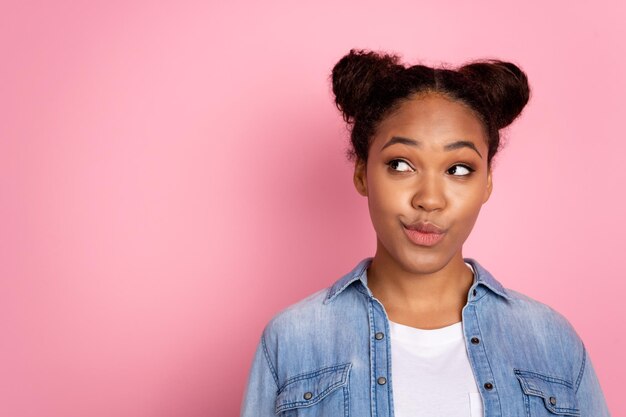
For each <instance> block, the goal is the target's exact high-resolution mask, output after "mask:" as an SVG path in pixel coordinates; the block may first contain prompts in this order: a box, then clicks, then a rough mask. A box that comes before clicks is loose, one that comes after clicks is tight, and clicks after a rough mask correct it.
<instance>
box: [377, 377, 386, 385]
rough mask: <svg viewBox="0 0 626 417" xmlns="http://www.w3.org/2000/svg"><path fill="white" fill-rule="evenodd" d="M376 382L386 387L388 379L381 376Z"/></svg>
mask: <svg viewBox="0 0 626 417" xmlns="http://www.w3.org/2000/svg"><path fill="white" fill-rule="evenodd" d="M376 382H378V385H385V384H386V383H387V378H385V377H384V376H381V377H379V378H378V379H377V380H376Z"/></svg>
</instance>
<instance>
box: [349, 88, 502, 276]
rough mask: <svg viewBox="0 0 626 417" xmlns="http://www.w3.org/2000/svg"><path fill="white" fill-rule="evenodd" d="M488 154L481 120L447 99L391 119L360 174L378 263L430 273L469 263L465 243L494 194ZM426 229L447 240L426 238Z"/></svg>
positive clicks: (406, 106)
mask: <svg viewBox="0 0 626 417" xmlns="http://www.w3.org/2000/svg"><path fill="white" fill-rule="evenodd" d="M487 152H488V147H487V139H486V135H485V131H484V128H483V125H482V123H481V121H480V120H479V119H478V118H477V117H476V116H475V115H474V114H473V113H472V111H471V110H469V109H468V108H467V107H466V106H465V105H463V104H461V103H460V102H457V101H452V100H450V99H447V98H445V97H443V96H441V95H439V94H434V93H430V94H422V95H419V96H416V97H415V98H412V99H411V100H408V101H406V102H404V103H402V105H401V106H400V107H399V108H398V110H397V111H395V112H394V113H393V114H391V115H390V116H388V117H387V118H386V119H384V120H383V121H382V122H381V123H380V125H379V126H378V129H377V131H376V133H375V135H374V137H373V138H372V142H371V144H370V149H369V157H368V160H367V163H366V164H364V163H363V162H357V163H356V165H355V172H354V183H355V186H356V188H357V190H358V191H359V193H360V194H362V195H364V196H367V200H368V206H369V211H370V216H371V218H372V223H373V226H374V229H375V230H376V235H377V251H376V257H382V258H384V259H385V260H386V261H391V262H395V263H396V264H397V265H398V266H399V267H401V269H403V270H405V271H407V272H412V273H422V274H424V273H432V272H436V271H438V270H440V269H442V268H443V267H445V266H446V265H448V264H449V262H450V261H451V260H453V259H455V260H456V261H458V262H462V254H461V249H462V246H463V243H464V242H465V240H466V239H467V237H468V236H469V234H470V232H471V230H472V228H473V226H474V223H475V222H476V218H477V217H478V213H479V212H480V208H481V207H482V205H483V203H485V202H486V201H487V200H488V199H489V195H490V194H491V187H492V183H491V170H490V169H489V168H488V165H487ZM420 222H425V223H429V224H431V225H434V226H436V227H438V228H439V229H440V230H439V231H440V232H442V233H438V234H432V233H424V232H420V231H419V230H416V229H419V226H420V225H419V224H418V223H420ZM411 229H413V231H411Z"/></svg>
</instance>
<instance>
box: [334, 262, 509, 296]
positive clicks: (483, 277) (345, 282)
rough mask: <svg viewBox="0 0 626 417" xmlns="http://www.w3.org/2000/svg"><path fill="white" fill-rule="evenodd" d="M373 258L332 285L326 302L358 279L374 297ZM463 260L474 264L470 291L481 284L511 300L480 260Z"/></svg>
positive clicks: (357, 266)
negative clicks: (370, 284)
mask: <svg viewBox="0 0 626 417" xmlns="http://www.w3.org/2000/svg"><path fill="white" fill-rule="evenodd" d="M372 259H374V258H372V257H367V258H365V259H363V260H361V261H360V262H359V263H358V264H357V265H356V266H355V267H354V268H352V271H350V272H348V273H347V274H345V275H344V276H343V277H341V278H340V279H339V280H337V281H336V282H335V283H334V284H333V285H332V287H330V290H329V291H328V294H327V295H326V298H325V299H324V304H328V303H330V302H332V301H333V300H334V299H335V298H336V297H337V296H338V295H339V294H341V293H342V292H343V291H344V290H345V289H346V288H348V287H349V286H350V285H351V284H353V283H354V282H357V281H360V282H361V284H363V287H365V289H366V290H367V293H368V294H369V296H370V297H372V293H371V291H370V290H369V288H368V287H367V268H368V267H369V265H370V264H371V263H372ZM463 260H464V261H465V262H467V263H469V264H470V265H472V267H473V268H474V272H475V273H474V283H473V284H472V287H471V288H470V291H472V290H474V289H476V288H477V287H478V286H479V285H482V286H484V287H486V288H488V289H489V290H491V292H493V293H495V294H497V295H499V296H501V297H503V298H505V299H507V300H511V295H510V294H509V293H508V291H507V290H506V289H505V288H504V287H503V286H502V284H500V282H498V281H497V280H496V279H495V278H494V277H493V275H491V273H490V272H489V271H487V270H486V269H485V268H483V266H482V265H480V264H479V263H478V261H476V260H475V259H473V258H463Z"/></svg>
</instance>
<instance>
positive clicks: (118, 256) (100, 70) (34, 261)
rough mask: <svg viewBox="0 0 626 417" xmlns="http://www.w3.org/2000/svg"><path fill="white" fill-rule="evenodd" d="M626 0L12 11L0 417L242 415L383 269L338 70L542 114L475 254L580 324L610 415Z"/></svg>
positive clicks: (522, 122) (1, 47)
mask: <svg viewBox="0 0 626 417" xmlns="http://www.w3.org/2000/svg"><path fill="white" fill-rule="evenodd" d="M625 17H626V14H625V12H624V6H623V4H622V3H621V2H617V1H609V0H600V1H596V2H565V1H553V2H539V1H531V2H501V1H478V2H476V1H474V2H464V1H450V0H448V1H441V2H415V1H404V2H400V1H399V2H391V3H389V2H388V3H383V2H370V1H354V0H349V1H345V2H330V1H322V2H319V1H318V2H314V3H313V2H311V3H302V2H287V1H280V2H279V1H269V2H241V1H239V2H216V1H215V2H199V1H198V2H193V1H187V2H185V1H181V2H173V1H171V2H148V1H134V2H133V1H131V2H121V1H112V2H111V1H109V2H104V1H101V2H84V3H77V2H70V1H56V2H43V1H39V2H37V1H25V2H3V3H2V5H0V52H1V56H2V65H0V97H1V98H0V187H1V189H0V233H1V234H0V236H1V238H0V332H1V336H0V374H1V375H2V377H0V416H3V417H4V416H6V417H42V416H45V417H74V416H75V417H78V416H81V417H82V416H91V417H104V416H107V417H108V416H118V417H126V416H128V417H131V416H133V417H138V416H146V417H148V416H149V417H166V416H177V417H180V416H185V417H200V416H225V417H226V416H236V415H238V413H239V405H240V401H241V398H242V395H243V389H244V384H245V381H246V377H247V373H248V369H249V366H250V363H251V360H252V354H253V351H254V348H255V346H256V344H257V342H258V340H259V336H260V334H261V331H262V328H263V326H264V325H265V323H266V322H267V321H268V320H269V319H270V317H271V316H272V315H273V314H275V313H276V312H277V311H279V310H280V309H282V308H284V307H286V306H287V305H289V304H291V303H293V302H295V301H297V300H299V299H301V298H302V297H304V296H306V295H308V294H310V293H311V292H313V291H316V290H318V289H321V288H323V287H326V286H328V285H329V284H330V283H332V282H333V281H334V280H335V279H337V278H338V277H339V276H340V275H342V274H344V273H345V272H347V271H348V270H349V269H350V268H351V267H352V266H353V265H354V264H355V263H356V262H357V261H358V260H360V259H362V258H364V257H366V256H370V255H373V251H374V248H375V235H374V232H373V229H372V227H371V224H370V220H369V215H368V212H367V202H366V200H365V199H363V198H362V197H360V196H359V195H358V194H357V192H356V190H355V189H354V187H353V184H352V167H351V165H350V163H349V162H348V161H347V159H346V158H345V156H344V151H345V149H346V146H347V133H346V130H345V127H344V125H343V122H342V120H341V118H340V116H339V114H338V112H337V111H336V109H335V108H334V106H333V103H332V96H331V92H330V86H329V78H328V77H329V73H330V69H331V68H332V66H333V65H334V63H335V62H336V61H337V60H338V59H339V58H340V57H341V56H342V55H343V54H345V53H347V52H348V50H349V49H350V48H354V47H358V48H371V49H382V50H387V51H395V52H398V53H401V54H402V55H403V56H404V58H405V60H406V61H408V62H411V63H417V62H418V61H422V62H426V63H429V64H434V63H442V62H445V63H449V64H452V65H456V64H461V63H463V62H465V61H467V60H470V59H474V58H487V57H497V58H501V59H506V60H511V61H513V62H516V63H518V64H519V65H520V66H522V67H523V68H524V70H525V71H526V72H527V73H528V75H529V78H530V82H531V86H532V88H533V94H532V98H531V101H530V103H529V105H528V107H527V109H526V110H525V112H524V114H523V115H522V117H521V118H520V119H519V120H518V121H517V122H516V123H515V124H514V125H513V126H512V127H511V128H510V129H509V130H508V131H507V132H506V141H507V144H506V147H505V148H504V150H503V151H502V153H501V154H500V155H499V156H498V157H497V161H496V168H495V172H494V192H493V194H492V196H491V199H490V201H489V202H488V203H487V205H486V206H485V207H484V209H483V211H482V213H481V217H479V220H478V222H477V224H476V227H475V229H474V231H473V234H472V236H471V238H470V240H469V241H468V242H467V244H466V246H465V248H464V255H465V256H469V257H473V258H476V259H477V260H479V261H480V262H481V264H483V265H484V266H486V267H487V268H488V269H489V270H490V271H491V272H493V273H494V275H495V276H496V277H497V278H498V279H499V280H500V281H502V282H503V283H504V284H505V285H506V286H508V287H510V288H513V289H517V290H519V291H521V292H524V293H526V294H528V295H530V296H532V297H534V298H536V299H538V300H540V301H543V302H546V303H548V304H549V305H551V306H552V307H554V308H555V309H557V310H558V311H560V312H561V313H563V314H564V315H565V316H566V317H567V318H568V319H569V320H570V321H571V322H572V323H573V324H574V326H575V327H576V329H577V331H578V332H579V334H580V335H581V337H582V338H583V340H584V341H585V343H586V346H587V348H588V350H589V352H590V354H591V357H592V359H593V360H594V364H595V367H596V371H597V373H598V376H599V378H600V381H601V384H602V386H603V388H604V392H605V395H606V397H607V401H608V404H609V408H610V410H611V413H612V414H613V415H624V414H626V400H625V398H624V396H623V395H622V394H621V391H622V386H621V385H622V384H621V382H620V381H621V378H622V376H623V375H624V374H625V373H626V365H625V362H624V360H623V353H622V352H623V351H624V349H625V346H624V336H623V331H622V330H623V323H624V319H625V316H626V315H625V310H624V303H623V300H622V297H623V294H624V290H625V289H626V284H625V283H624V280H625V279H626V274H625V273H624V269H623V262H624V259H623V258H624V255H623V252H624V248H625V246H624V235H625V234H626V222H625V221H624V219H623V214H624V213H625V212H626V199H625V198H624V195H623V188H624V185H623V184H624V183H625V182H626V170H624V169H623V154H624V153H625V152H626V144H625V143H624V139H623V136H624V135H623V133H622V132H623V130H624V102H623V97H624V95H625V94H626V81H625V78H624V76H623V74H624V73H626V58H625V55H624V47H623V39H624V38H625V37H626V33H625V32H626V31H625V29H624V25H623V21H624V18H625Z"/></svg>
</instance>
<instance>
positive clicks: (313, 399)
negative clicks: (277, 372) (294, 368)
mask: <svg viewBox="0 0 626 417" xmlns="http://www.w3.org/2000/svg"><path fill="white" fill-rule="evenodd" d="M351 366H352V364H350V363H346V364H342V365H335V366H329V367H326V368H321V369H318V370H316V371H312V372H307V373H304V374H300V375H297V376H295V377H293V378H289V379H288V380H287V381H286V382H285V384H284V385H283V386H282V387H281V388H280V390H279V391H278V397H277V398H276V413H280V412H281V411H285V410H291V409H292V408H300V407H309V406H311V405H313V404H317V403H318V402H320V401H321V400H322V399H323V398H324V397H326V396H327V395H328V394H330V393H331V392H333V391H335V390H336V389H338V388H339V387H343V386H344V385H346V384H347V383H348V375H349V373H350V367H351Z"/></svg>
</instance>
